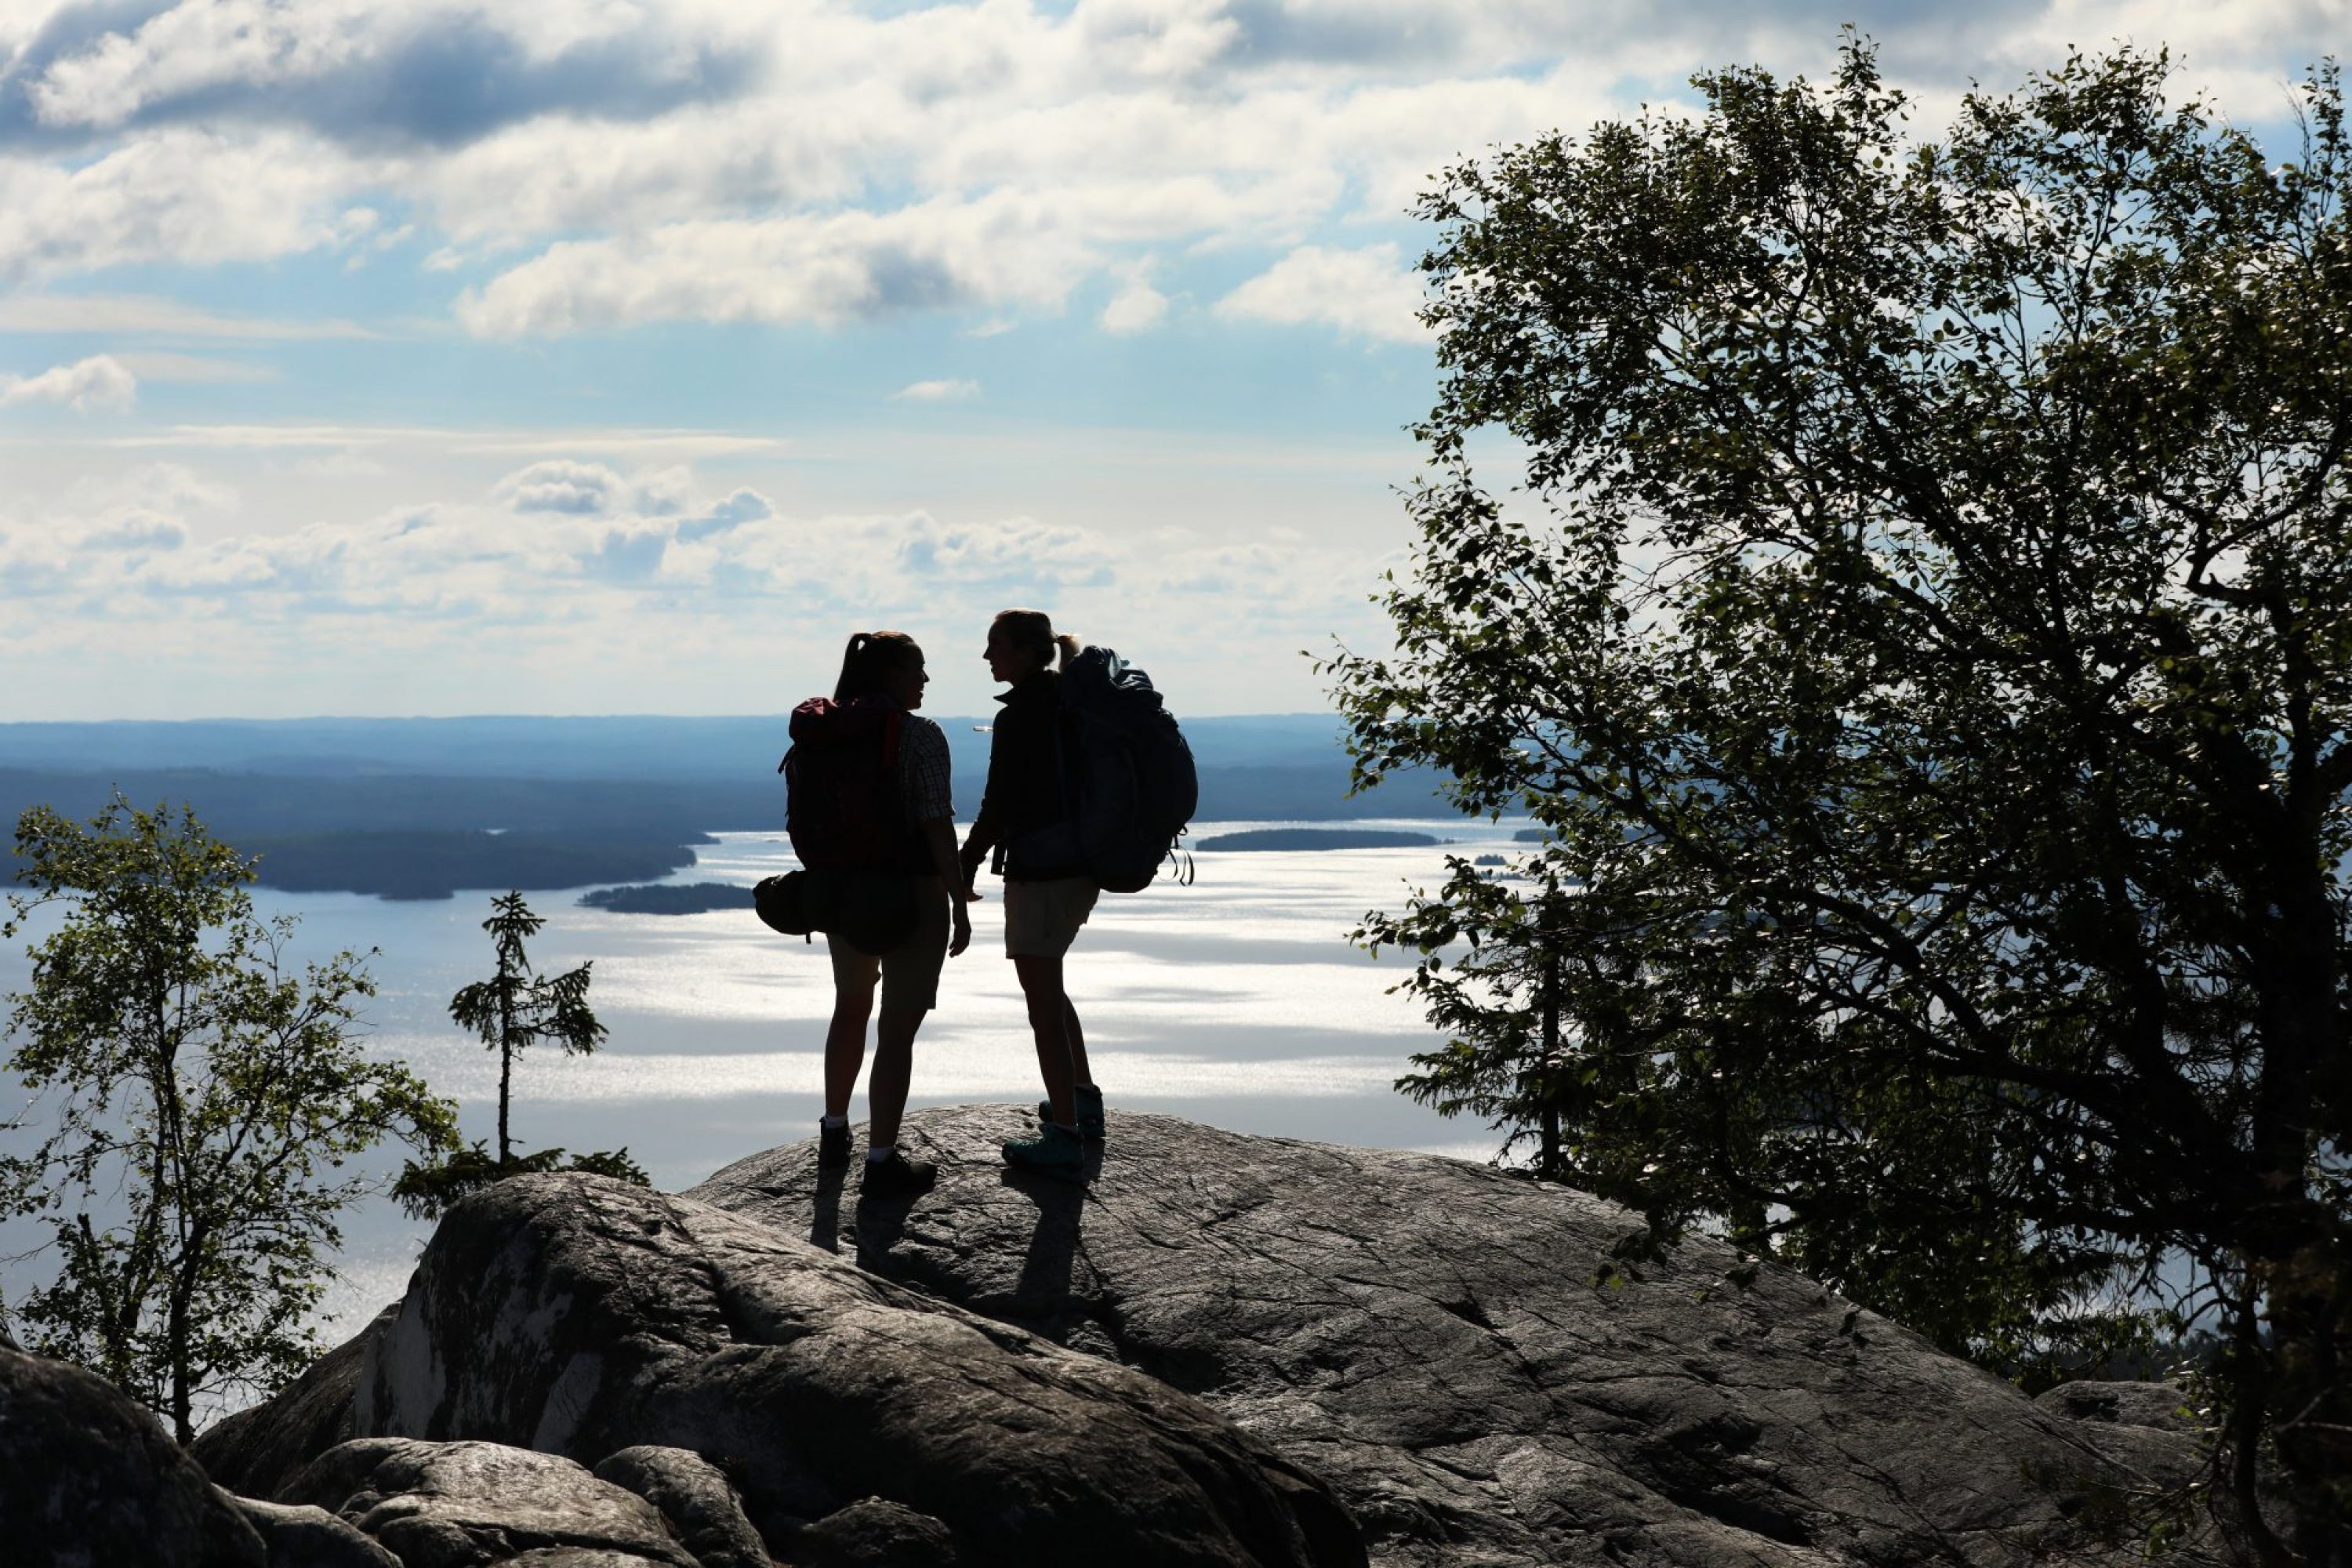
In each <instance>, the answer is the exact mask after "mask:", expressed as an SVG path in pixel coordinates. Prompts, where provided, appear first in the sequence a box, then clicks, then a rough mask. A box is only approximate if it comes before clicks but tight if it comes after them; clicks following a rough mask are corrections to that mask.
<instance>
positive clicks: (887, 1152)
mask: <svg viewBox="0 0 2352 1568" xmlns="http://www.w3.org/2000/svg"><path fill="white" fill-rule="evenodd" d="M897 1152H898V1150H896V1149H886V1148H884V1147H883V1146H882V1145H881V1144H879V1143H870V1144H868V1145H866V1163H867V1164H869V1165H878V1164H880V1163H882V1162H883V1161H885V1160H887V1159H888V1158H889V1157H890V1156H891V1155H893V1154H895V1153H897Z"/></svg>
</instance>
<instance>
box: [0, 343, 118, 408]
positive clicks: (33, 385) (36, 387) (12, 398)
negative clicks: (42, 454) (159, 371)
mask: <svg viewBox="0 0 2352 1568" xmlns="http://www.w3.org/2000/svg"><path fill="white" fill-rule="evenodd" d="M138 398H139V378H138V377H137V376H135V375H133V374H131V372H130V371H129V370H127V369H125V368H124V366H123V364H122V362H121V360H118V359H116V358H115V357H114V356H113V355H112V354H93V355H91V356H90V357H89V358H88V359H84V360H76V361H75V362H74V363H71V364H61V365H57V366H55V367H53V368H51V369H48V370H45V371H43V372H41V374H38V375H22V376H18V375H10V376H0V408H9V407H16V406H20V405H25V404H32V403H58V404H63V405H65V406H66V407H68V408H70V409H72V410H73V411H74V412H75V413H77V414H88V413H89V412H91V411H92V410H95V409H101V408H102V409H108V410H110V411H113V412H115V413H122V412H125V411H127V410H128V409H129V408H130V407H131V405H132V404H133V403H135V402H137V401H138Z"/></svg>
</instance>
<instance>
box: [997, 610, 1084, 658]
mask: <svg viewBox="0 0 2352 1568" xmlns="http://www.w3.org/2000/svg"><path fill="white" fill-rule="evenodd" d="M989 629H990V630H991V631H998V632H1002V633H1003V636H1004V639H1005V640H1006V641H1007V642H1009V643H1012V644H1013V646H1015V647H1026V648H1032V649H1034V650H1035V652H1036V655H1037V661H1038V662H1039V663H1040V664H1045V665H1058V666H1060V668H1064V669H1067V668H1069V667H1070V660H1072V659H1074V658H1077V657H1078V639H1077V638H1076V637H1072V636H1071V635H1070V634H1069V633H1067V632H1062V633H1060V634H1058V635H1057V634H1056V633H1055V630H1054V622H1053V618H1052V617H1051V616H1047V615H1046V614H1045V611H1043V610H999V611H997V612H996V619H995V620H993V621H992V622H991V623H989Z"/></svg>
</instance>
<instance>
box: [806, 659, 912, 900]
mask: <svg viewBox="0 0 2352 1568" xmlns="http://www.w3.org/2000/svg"><path fill="white" fill-rule="evenodd" d="M905 720H906V714H905V713H903V712H902V711H900V710H899V709H898V707H897V706H896V705H894V704H892V703H889V702H885V701H880V700H874V699H868V698H859V699H856V700H851V701H848V702H835V701H834V700H831V699H829V698H824V697H812V698H810V699H809V700H807V701H805V702H803V703H802V704H801V705H800V706H799V707H797V708H795V709H793V720H792V729H791V734H792V738H793V746H792V750H790V751H788V752H785V753H784V760H783V761H782V762H781V763H777V764H776V771H777V772H778V773H782V774H783V775H784V790H785V803H784V831H785V832H786V833H788V834H790V835H791V836H792V840H793V853H794V854H796V855H798V856H799V857H800V858H801V864H802V865H803V866H807V867H810V868H827V867H843V868H871V869H877V870H881V869H894V868H898V866H899V865H900V864H901V863H902V862H903V861H904V859H905V858H906V854H907V845H908V840H909V838H910V837H911V834H910V832H909V829H908V826H907V823H906V821H905V816H906V814H905V813H904V812H903V811H902V810H901V809H900V808H899V805H898V731H899V730H900V728H901V727H902V725H903V724H904V722H905Z"/></svg>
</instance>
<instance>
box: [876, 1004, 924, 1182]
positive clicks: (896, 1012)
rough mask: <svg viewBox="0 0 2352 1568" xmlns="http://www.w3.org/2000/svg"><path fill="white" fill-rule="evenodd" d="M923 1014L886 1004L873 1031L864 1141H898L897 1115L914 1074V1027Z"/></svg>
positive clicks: (880, 1144) (881, 1145) (900, 1113)
mask: <svg viewBox="0 0 2352 1568" xmlns="http://www.w3.org/2000/svg"><path fill="white" fill-rule="evenodd" d="M922 1026H923V1015H922V1014H921V1012H919V1010H917V1009H915V1008H911V1007H885V1008H883V1009H882V1022H881V1023H880V1025H879V1026H877V1027H876V1029H875V1031H874V1075H873V1076H872V1077H871V1078H868V1079H866V1142H867V1143H868V1144H869V1145H871V1146H872V1147H874V1148H877V1149H887V1148H889V1147H890V1146H891V1145H893V1144H895V1143H896V1142H898V1119H899V1118H900V1117H902V1116H904V1115H905V1114H906V1113H907V1086H908V1084H909V1083H910V1082H912V1081H913V1079H914V1076H915V1031H916V1030H918V1029H919V1028H921V1027H922Z"/></svg>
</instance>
